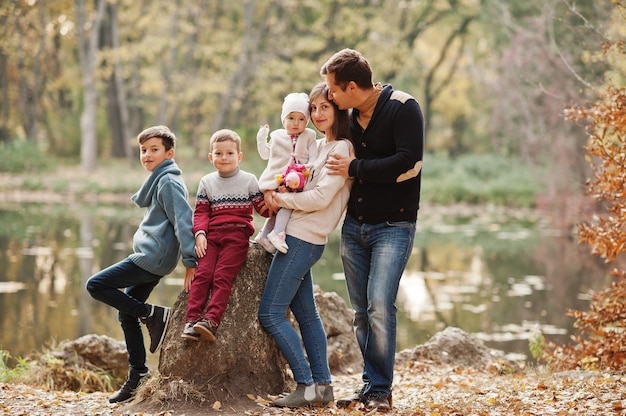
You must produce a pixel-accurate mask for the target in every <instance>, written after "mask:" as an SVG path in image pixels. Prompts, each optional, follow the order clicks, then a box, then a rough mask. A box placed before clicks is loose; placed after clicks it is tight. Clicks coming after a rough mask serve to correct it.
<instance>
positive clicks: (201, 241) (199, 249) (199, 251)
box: [196, 233, 207, 258]
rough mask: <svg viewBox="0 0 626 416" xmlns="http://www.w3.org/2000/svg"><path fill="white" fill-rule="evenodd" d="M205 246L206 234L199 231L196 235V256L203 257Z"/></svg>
mask: <svg viewBox="0 0 626 416" xmlns="http://www.w3.org/2000/svg"><path fill="white" fill-rule="evenodd" d="M206 248H207V243H206V235H204V234H202V233H200V234H198V235H197V236H196V255H197V256H198V258H202V257H204V255H205V254H206Z"/></svg>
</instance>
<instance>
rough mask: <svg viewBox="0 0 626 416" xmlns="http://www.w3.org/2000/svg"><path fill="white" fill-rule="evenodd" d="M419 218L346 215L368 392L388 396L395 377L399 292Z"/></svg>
mask: <svg viewBox="0 0 626 416" xmlns="http://www.w3.org/2000/svg"><path fill="white" fill-rule="evenodd" d="M415 226H416V223H415V222H407V221H403V222H385V223H380V224H373V225H370V224H361V223H359V222H358V221H356V220H355V219H354V218H352V217H350V216H349V215H346V218H345V220H344V223H343V226H342V230H341V260H342V262H343V268H344V273H345V275H346V285H347V287H348V296H349V297H350V303H351V304H352V307H353V308H354V312H355V315H354V329H355V333H356V339H357V341H358V343H359V347H360V348H361V354H362V355H363V361H364V367H363V383H364V390H363V391H362V393H364V394H365V395H376V396H380V397H386V396H387V395H388V394H389V393H390V391H391V386H392V383H393V367H394V363H395V353H396V312H397V309H396V305H395V303H396V297H397V295H398V287H399V285H400V278H401V277H402V273H403V272H404V268H405V267H406V263H407V261H408V260H409V256H410V255H411V251H412V249H413V239H414V237H415Z"/></svg>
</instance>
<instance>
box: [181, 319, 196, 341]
mask: <svg viewBox="0 0 626 416" xmlns="http://www.w3.org/2000/svg"><path fill="white" fill-rule="evenodd" d="M194 325H195V322H185V328H184V329H183V334H182V335H181V336H182V337H183V338H185V339H190V340H192V341H199V340H200V334H198V333H197V332H196V330H195V329H193V326H194Z"/></svg>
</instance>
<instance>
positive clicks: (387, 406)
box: [365, 394, 391, 413]
mask: <svg viewBox="0 0 626 416" xmlns="http://www.w3.org/2000/svg"><path fill="white" fill-rule="evenodd" d="M365 409H367V410H368V411H370V410H375V411H377V412H380V413H387V412H388V411H390V410H391V394H389V395H387V396H381V395H377V394H373V395H371V396H370V397H369V399H368V400H367V403H366V404H365Z"/></svg>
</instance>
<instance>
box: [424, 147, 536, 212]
mask: <svg viewBox="0 0 626 416" xmlns="http://www.w3.org/2000/svg"><path fill="white" fill-rule="evenodd" d="M540 178H541V172H540V171H539V170H537V169H536V168H531V167H528V166H525V165H523V164H522V163H521V162H518V161H515V160H513V159H510V158H505V157H502V156H498V155H479V154H466V155H462V156H460V157H458V158H454V159H452V158H449V157H447V156H435V155H425V156H424V167H423V173H422V201H424V202H428V203H432V204H438V205H449V204H456V203H468V204H494V205H500V206H502V205H506V206H517V207H533V206H534V204H535V199H536V197H537V195H539V194H540V193H541V191H542V185H541V181H540Z"/></svg>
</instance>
